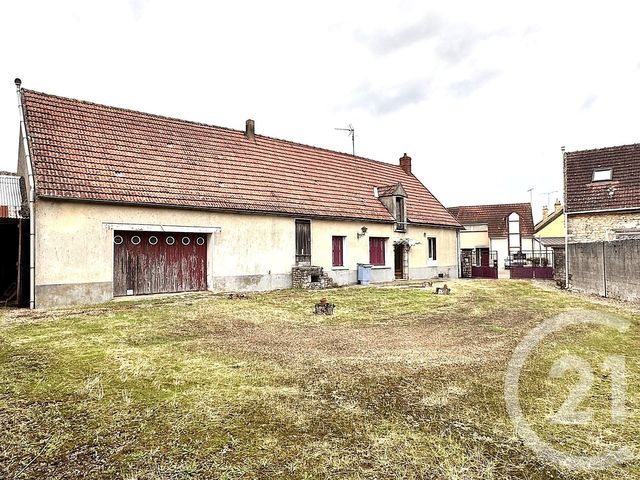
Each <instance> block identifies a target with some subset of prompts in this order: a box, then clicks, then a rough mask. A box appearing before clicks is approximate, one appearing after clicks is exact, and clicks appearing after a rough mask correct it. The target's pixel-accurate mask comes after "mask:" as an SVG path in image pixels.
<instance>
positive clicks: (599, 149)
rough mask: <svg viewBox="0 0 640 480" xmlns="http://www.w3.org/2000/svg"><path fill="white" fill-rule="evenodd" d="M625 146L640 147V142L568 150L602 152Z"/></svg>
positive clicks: (573, 151)
mask: <svg viewBox="0 0 640 480" xmlns="http://www.w3.org/2000/svg"><path fill="white" fill-rule="evenodd" d="M625 147H640V143H623V144H622V145H614V146H610V147H600V148H586V149H584V150H572V151H570V152H569V151H567V152H566V153H567V154H570V153H587V152H601V151H603V150H615V149H617V148H625Z"/></svg>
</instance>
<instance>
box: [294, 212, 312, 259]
mask: <svg viewBox="0 0 640 480" xmlns="http://www.w3.org/2000/svg"><path fill="white" fill-rule="evenodd" d="M296 264H297V265H311V221H310V220H296Z"/></svg>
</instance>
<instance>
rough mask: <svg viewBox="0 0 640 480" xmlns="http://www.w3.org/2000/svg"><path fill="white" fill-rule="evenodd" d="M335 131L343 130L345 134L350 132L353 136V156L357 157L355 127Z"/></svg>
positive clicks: (350, 126)
mask: <svg viewBox="0 0 640 480" xmlns="http://www.w3.org/2000/svg"><path fill="white" fill-rule="evenodd" d="M334 130H342V131H343V132H349V135H350V136H351V154H352V155H353V156H354V157H355V156H356V130H355V129H354V128H353V125H351V124H349V126H348V127H347V128H334Z"/></svg>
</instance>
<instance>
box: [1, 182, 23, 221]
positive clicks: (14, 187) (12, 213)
mask: <svg viewBox="0 0 640 480" xmlns="http://www.w3.org/2000/svg"><path fill="white" fill-rule="evenodd" d="M21 208H22V190H21V187H20V177H19V176H17V175H12V174H8V175H0V218H20V217H21V215H20V209H21Z"/></svg>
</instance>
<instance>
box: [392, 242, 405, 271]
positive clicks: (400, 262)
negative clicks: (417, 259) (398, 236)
mask: <svg viewBox="0 0 640 480" xmlns="http://www.w3.org/2000/svg"><path fill="white" fill-rule="evenodd" d="M393 257H394V262H393V263H394V267H395V277H396V279H401V278H404V245H394V246H393Z"/></svg>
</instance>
